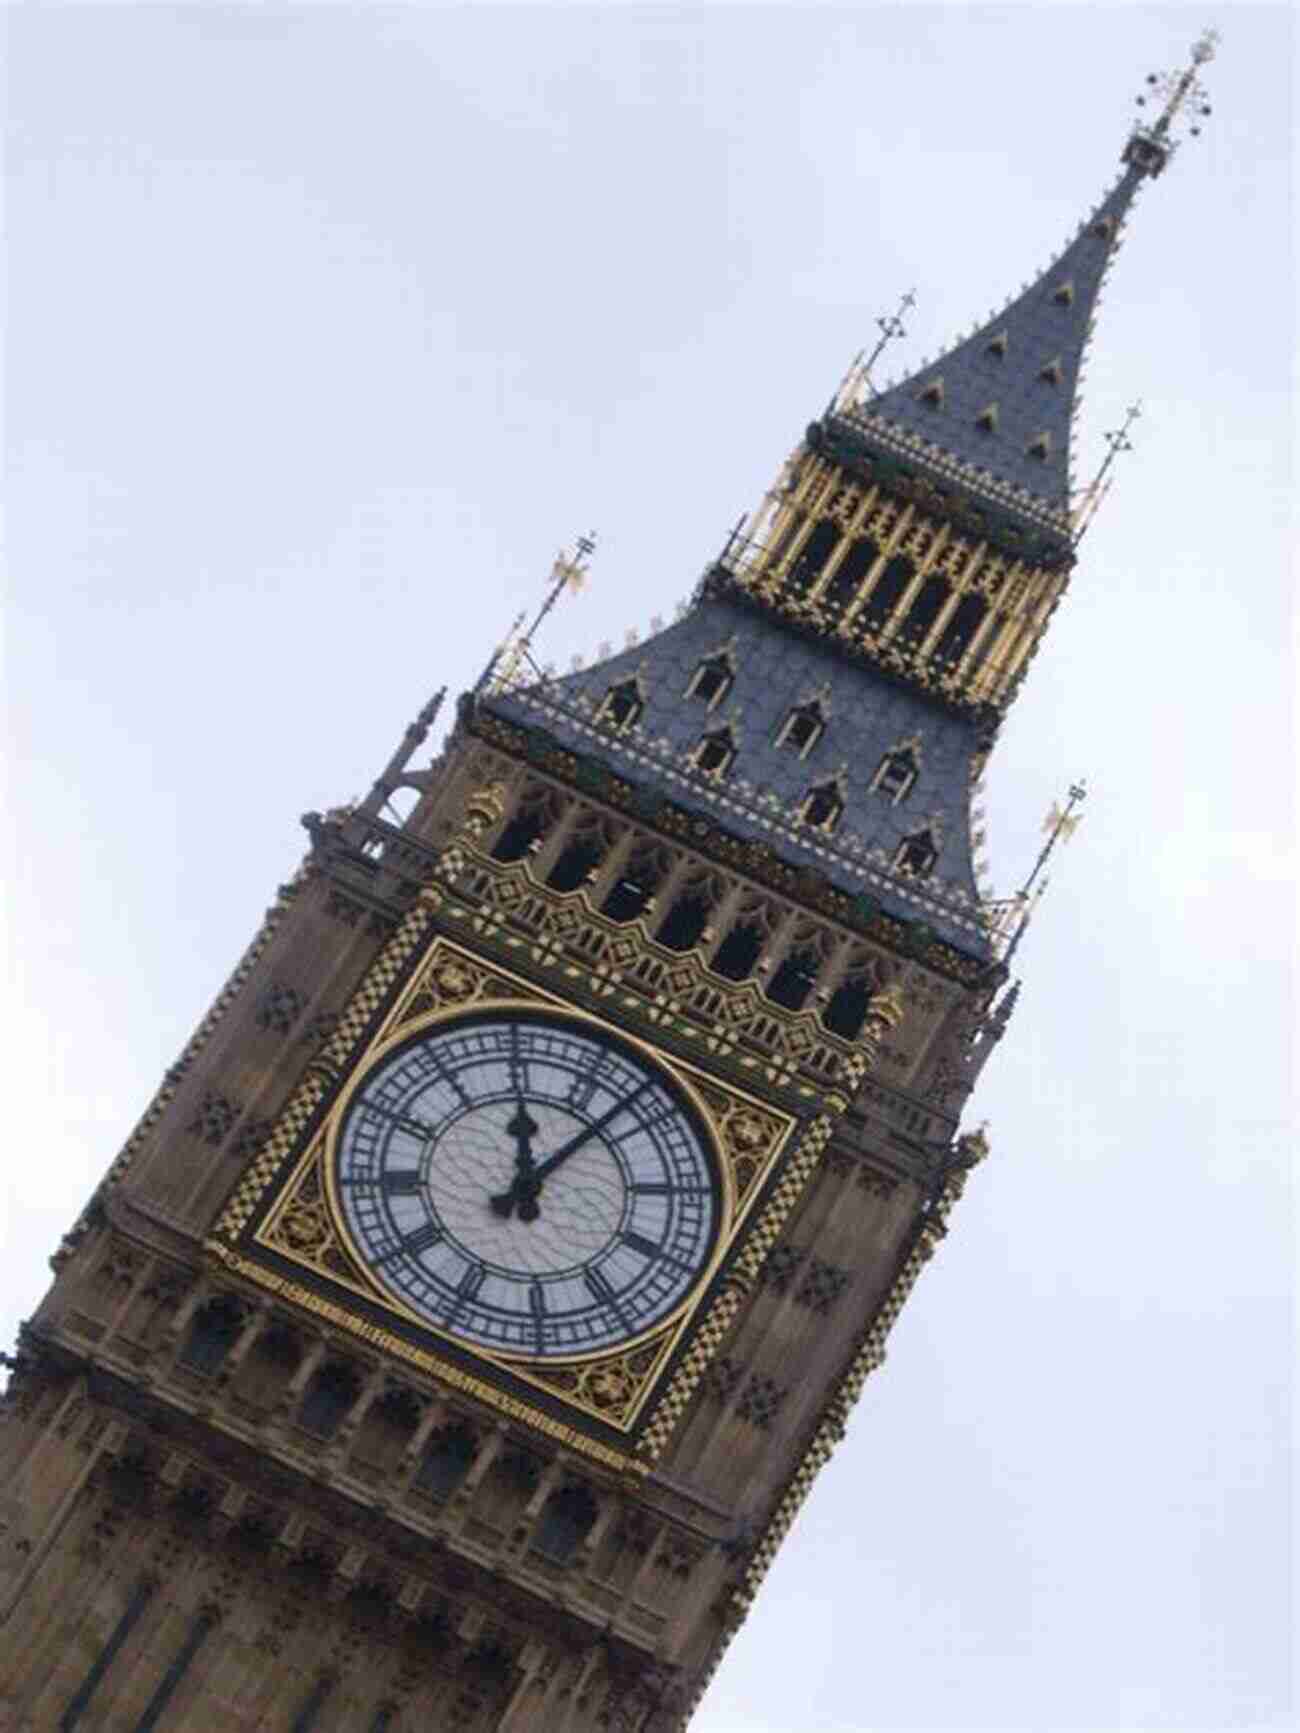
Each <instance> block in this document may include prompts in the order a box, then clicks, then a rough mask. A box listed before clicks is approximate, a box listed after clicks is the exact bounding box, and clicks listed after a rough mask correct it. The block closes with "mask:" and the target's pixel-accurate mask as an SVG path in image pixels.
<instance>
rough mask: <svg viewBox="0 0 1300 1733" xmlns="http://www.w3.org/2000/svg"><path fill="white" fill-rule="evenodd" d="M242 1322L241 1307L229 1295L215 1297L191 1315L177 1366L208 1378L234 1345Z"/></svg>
mask: <svg viewBox="0 0 1300 1733" xmlns="http://www.w3.org/2000/svg"><path fill="white" fill-rule="evenodd" d="M243 1322H244V1308H243V1306H242V1305H241V1304H240V1302H239V1301H238V1300H237V1299H235V1297H234V1296H233V1294H218V1295H217V1296H216V1298H215V1299H211V1300H208V1301H207V1302H206V1304H204V1305H202V1306H200V1308H199V1310H198V1311H197V1312H196V1313H195V1314H194V1320H193V1322H192V1323H191V1324H190V1333H189V1335H188V1337H187V1338H186V1341H185V1346H184V1348H182V1349H181V1356H180V1360H181V1365H182V1366H186V1367H188V1368H189V1370H190V1371H191V1372H199V1373H201V1374H202V1375H203V1376H204V1377H205V1378H209V1377H211V1376H212V1374H213V1373H214V1372H215V1371H216V1370H217V1368H218V1367H219V1366H220V1365H221V1362H222V1361H223V1360H224V1359H225V1357H226V1355H227V1354H228V1353H229V1352H230V1350H231V1349H232V1348H233V1347H234V1345H235V1340H236V1338H237V1337H238V1335H239V1332H240V1329H241V1328H242V1326H243Z"/></svg>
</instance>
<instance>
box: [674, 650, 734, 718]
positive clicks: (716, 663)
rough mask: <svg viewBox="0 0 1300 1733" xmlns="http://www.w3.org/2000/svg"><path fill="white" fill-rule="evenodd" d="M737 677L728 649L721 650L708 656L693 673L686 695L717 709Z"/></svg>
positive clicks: (711, 708) (712, 708)
mask: <svg viewBox="0 0 1300 1733" xmlns="http://www.w3.org/2000/svg"><path fill="white" fill-rule="evenodd" d="M735 678H736V670H735V667H734V665H733V663H732V660H731V656H730V654H729V653H728V652H727V651H726V650H720V651H719V652H718V654H717V655H716V656H706V657H705V658H704V660H703V661H702V662H701V663H700V665H699V667H698V668H697V669H696V670H695V672H694V674H692V675H691V683H690V685H689V686H688V687H687V688H686V696H687V697H688V698H698V699H700V701H701V702H702V703H704V704H707V705H708V707H709V709H710V710H716V709H717V707H718V705H719V704H721V702H722V700H723V699H724V698H725V697H726V696H727V693H728V692H730V690H731V688H732V685H733V683H734V681H735Z"/></svg>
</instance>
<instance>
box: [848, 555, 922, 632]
mask: <svg viewBox="0 0 1300 1733" xmlns="http://www.w3.org/2000/svg"><path fill="white" fill-rule="evenodd" d="M913 575H914V574H913V570H912V562H911V560H909V559H908V557H907V555H906V554H895V555H894V557H893V559H892V560H890V562H889V564H888V565H887V566H886V567H885V569H884V571H883V572H881V574H880V576H879V577H878V578H877V579H876V583H875V587H874V589H873V590H872V592H871V594H870V595H869V596H868V597H867V600H866V603H865V605H864V606H863V609H862V612H861V613H860V614H859V615H858V619H859V621H860V622H861V624H862V628H863V630H864V631H867V632H878V631H879V630H880V628H881V627H882V626H883V625H884V624H885V622H886V620H888V618H889V616H890V615H891V614H892V613H893V611H894V609H895V608H896V607H897V606H898V603H899V600H900V598H901V597H902V594H903V591H904V590H905V589H906V588H907V586H908V585H909V584H910V583H911V581H912V578H913Z"/></svg>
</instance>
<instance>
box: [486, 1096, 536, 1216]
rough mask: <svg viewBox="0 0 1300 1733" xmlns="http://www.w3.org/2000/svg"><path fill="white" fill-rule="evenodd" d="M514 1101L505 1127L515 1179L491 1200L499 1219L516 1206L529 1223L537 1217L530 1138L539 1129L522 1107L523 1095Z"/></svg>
mask: <svg viewBox="0 0 1300 1733" xmlns="http://www.w3.org/2000/svg"><path fill="white" fill-rule="evenodd" d="M517 1100H518V1102H519V1105H518V1107H517V1108H516V1109H515V1113H514V1116H513V1118H512V1119H511V1120H510V1121H509V1122H508V1124H507V1125H506V1130H507V1131H508V1132H509V1133H510V1135H511V1136H512V1137H513V1138H514V1140H515V1177H514V1178H513V1179H512V1180H511V1182H510V1186H509V1189H508V1190H506V1191H503V1192H498V1193H497V1195H496V1196H495V1197H494V1198H492V1199H491V1200H490V1201H491V1204H492V1208H493V1209H494V1210H495V1211H496V1213H497V1214H498V1215H499V1216H509V1215H510V1213H511V1211H512V1210H513V1209H514V1207H515V1205H516V1204H518V1206H519V1215H520V1218H521V1219H522V1220H523V1221H526V1222H530V1221H534V1220H535V1219H536V1217H537V1202H536V1199H537V1164H536V1163H535V1162H534V1160H533V1139H534V1138H535V1137H536V1136H537V1130H538V1127H537V1121H536V1120H535V1119H533V1118H532V1116H531V1115H530V1114H529V1112H528V1109H527V1108H526V1107H525V1106H524V1099H523V1096H522V1095H521V1096H518V1097H517Z"/></svg>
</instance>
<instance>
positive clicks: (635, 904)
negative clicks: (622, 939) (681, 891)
mask: <svg viewBox="0 0 1300 1733" xmlns="http://www.w3.org/2000/svg"><path fill="white" fill-rule="evenodd" d="M668 865H669V857H668V855H667V853H666V851H665V850H663V849H661V848H656V847H655V846H654V845H653V844H643V845H642V846H641V847H640V848H637V849H634V850H633V852H632V854H631V855H630V856H629V857H628V862H627V865H626V866H625V867H624V868H623V871H622V872H621V873H620V874H619V876H618V878H616V879H615V881H614V883H613V884H612V885H611V886H610V889H609V895H608V896H607V897H606V898H605V901H604V904H603V906H602V908H601V913H602V914H604V915H608V917H609V919H610V920H611V921H634V920H635V919H636V918H637V916H638V915H639V914H642V913H643V912H644V910H645V907H646V904H647V903H648V902H649V901H650V899H651V897H653V896H654V894H655V892H656V891H657V890H658V889H659V886H660V885H661V884H662V883H663V881H664V878H665V876H666V875H667V872H668Z"/></svg>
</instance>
